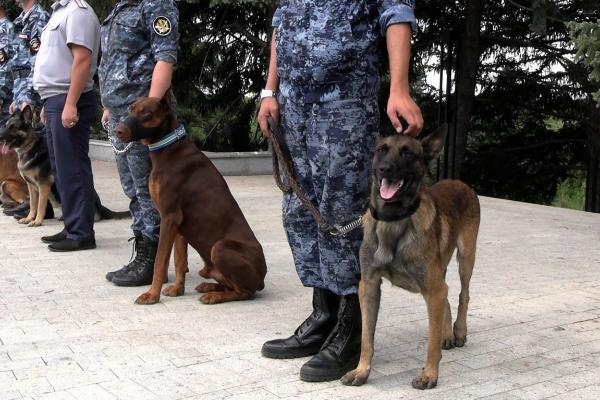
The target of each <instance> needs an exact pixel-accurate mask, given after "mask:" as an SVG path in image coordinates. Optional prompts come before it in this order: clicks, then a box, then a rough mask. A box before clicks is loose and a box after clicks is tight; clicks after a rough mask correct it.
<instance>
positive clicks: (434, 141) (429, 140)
mask: <svg viewBox="0 0 600 400" xmlns="http://www.w3.org/2000/svg"><path fill="white" fill-rule="evenodd" d="M447 132H448V124H443V125H440V127H438V128H437V129H436V130H435V131H433V132H432V133H430V134H429V135H427V136H426V137H424V138H423V139H421V146H423V156H424V157H425V159H426V160H427V161H430V160H433V159H435V158H437V156H438V155H439V154H440V151H441V150H442V147H444V142H445V141H446V133H447Z"/></svg>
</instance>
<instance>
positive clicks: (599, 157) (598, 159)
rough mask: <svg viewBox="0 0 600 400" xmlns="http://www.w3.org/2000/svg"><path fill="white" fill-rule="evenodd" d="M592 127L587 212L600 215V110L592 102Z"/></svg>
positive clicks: (586, 194)
mask: <svg viewBox="0 0 600 400" xmlns="http://www.w3.org/2000/svg"><path fill="white" fill-rule="evenodd" d="M589 108H590V116H591V118H590V125H589V126H588V128H587V132H586V133H587V135H586V136H587V138H588V165H587V178H586V185H585V211H590V212H595V213H600V140H599V139H598V138H599V137H600V110H599V109H598V108H597V107H596V104H595V102H594V101H593V100H591V104H590V106H589Z"/></svg>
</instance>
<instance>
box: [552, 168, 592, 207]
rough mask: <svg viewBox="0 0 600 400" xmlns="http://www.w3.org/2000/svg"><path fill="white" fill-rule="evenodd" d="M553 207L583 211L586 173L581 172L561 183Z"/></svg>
mask: <svg viewBox="0 0 600 400" xmlns="http://www.w3.org/2000/svg"><path fill="white" fill-rule="evenodd" d="M552 205H553V206H555V207H562V208H570V209H572V210H580V211H583V210H584V208H585V172H583V171H579V172H577V173H576V174H575V175H573V176H571V177H569V178H567V179H565V180H564V181H562V182H561V183H559V184H558V187H557V188H556V196H554V200H552Z"/></svg>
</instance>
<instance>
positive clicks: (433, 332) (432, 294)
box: [412, 277, 448, 389]
mask: <svg viewBox="0 0 600 400" xmlns="http://www.w3.org/2000/svg"><path fill="white" fill-rule="evenodd" d="M435 281H439V283H438V284H436V285H435V286H433V285H431V287H428V288H427V292H426V293H424V295H423V297H424V298H425V302H426V303H427V315H428V317H429V338H428V341H427V362H426V363H425V368H423V370H422V371H421V372H420V373H419V375H417V376H416V377H415V379H413V381H412V386H413V387H414V388H415V389H431V388H434V387H435V386H436V385H437V380H438V370H439V366H440V360H441V359H442V349H441V344H442V328H443V326H444V319H445V317H446V303H447V301H448V285H447V284H446V282H444V281H443V278H442V277H439V279H435Z"/></svg>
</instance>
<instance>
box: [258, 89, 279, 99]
mask: <svg viewBox="0 0 600 400" xmlns="http://www.w3.org/2000/svg"><path fill="white" fill-rule="evenodd" d="M276 96H277V92H276V91H274V90H269V89H263V90H261V91H260V100H261V101H262V99H264V98H265V97H276Z"/></svg>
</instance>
